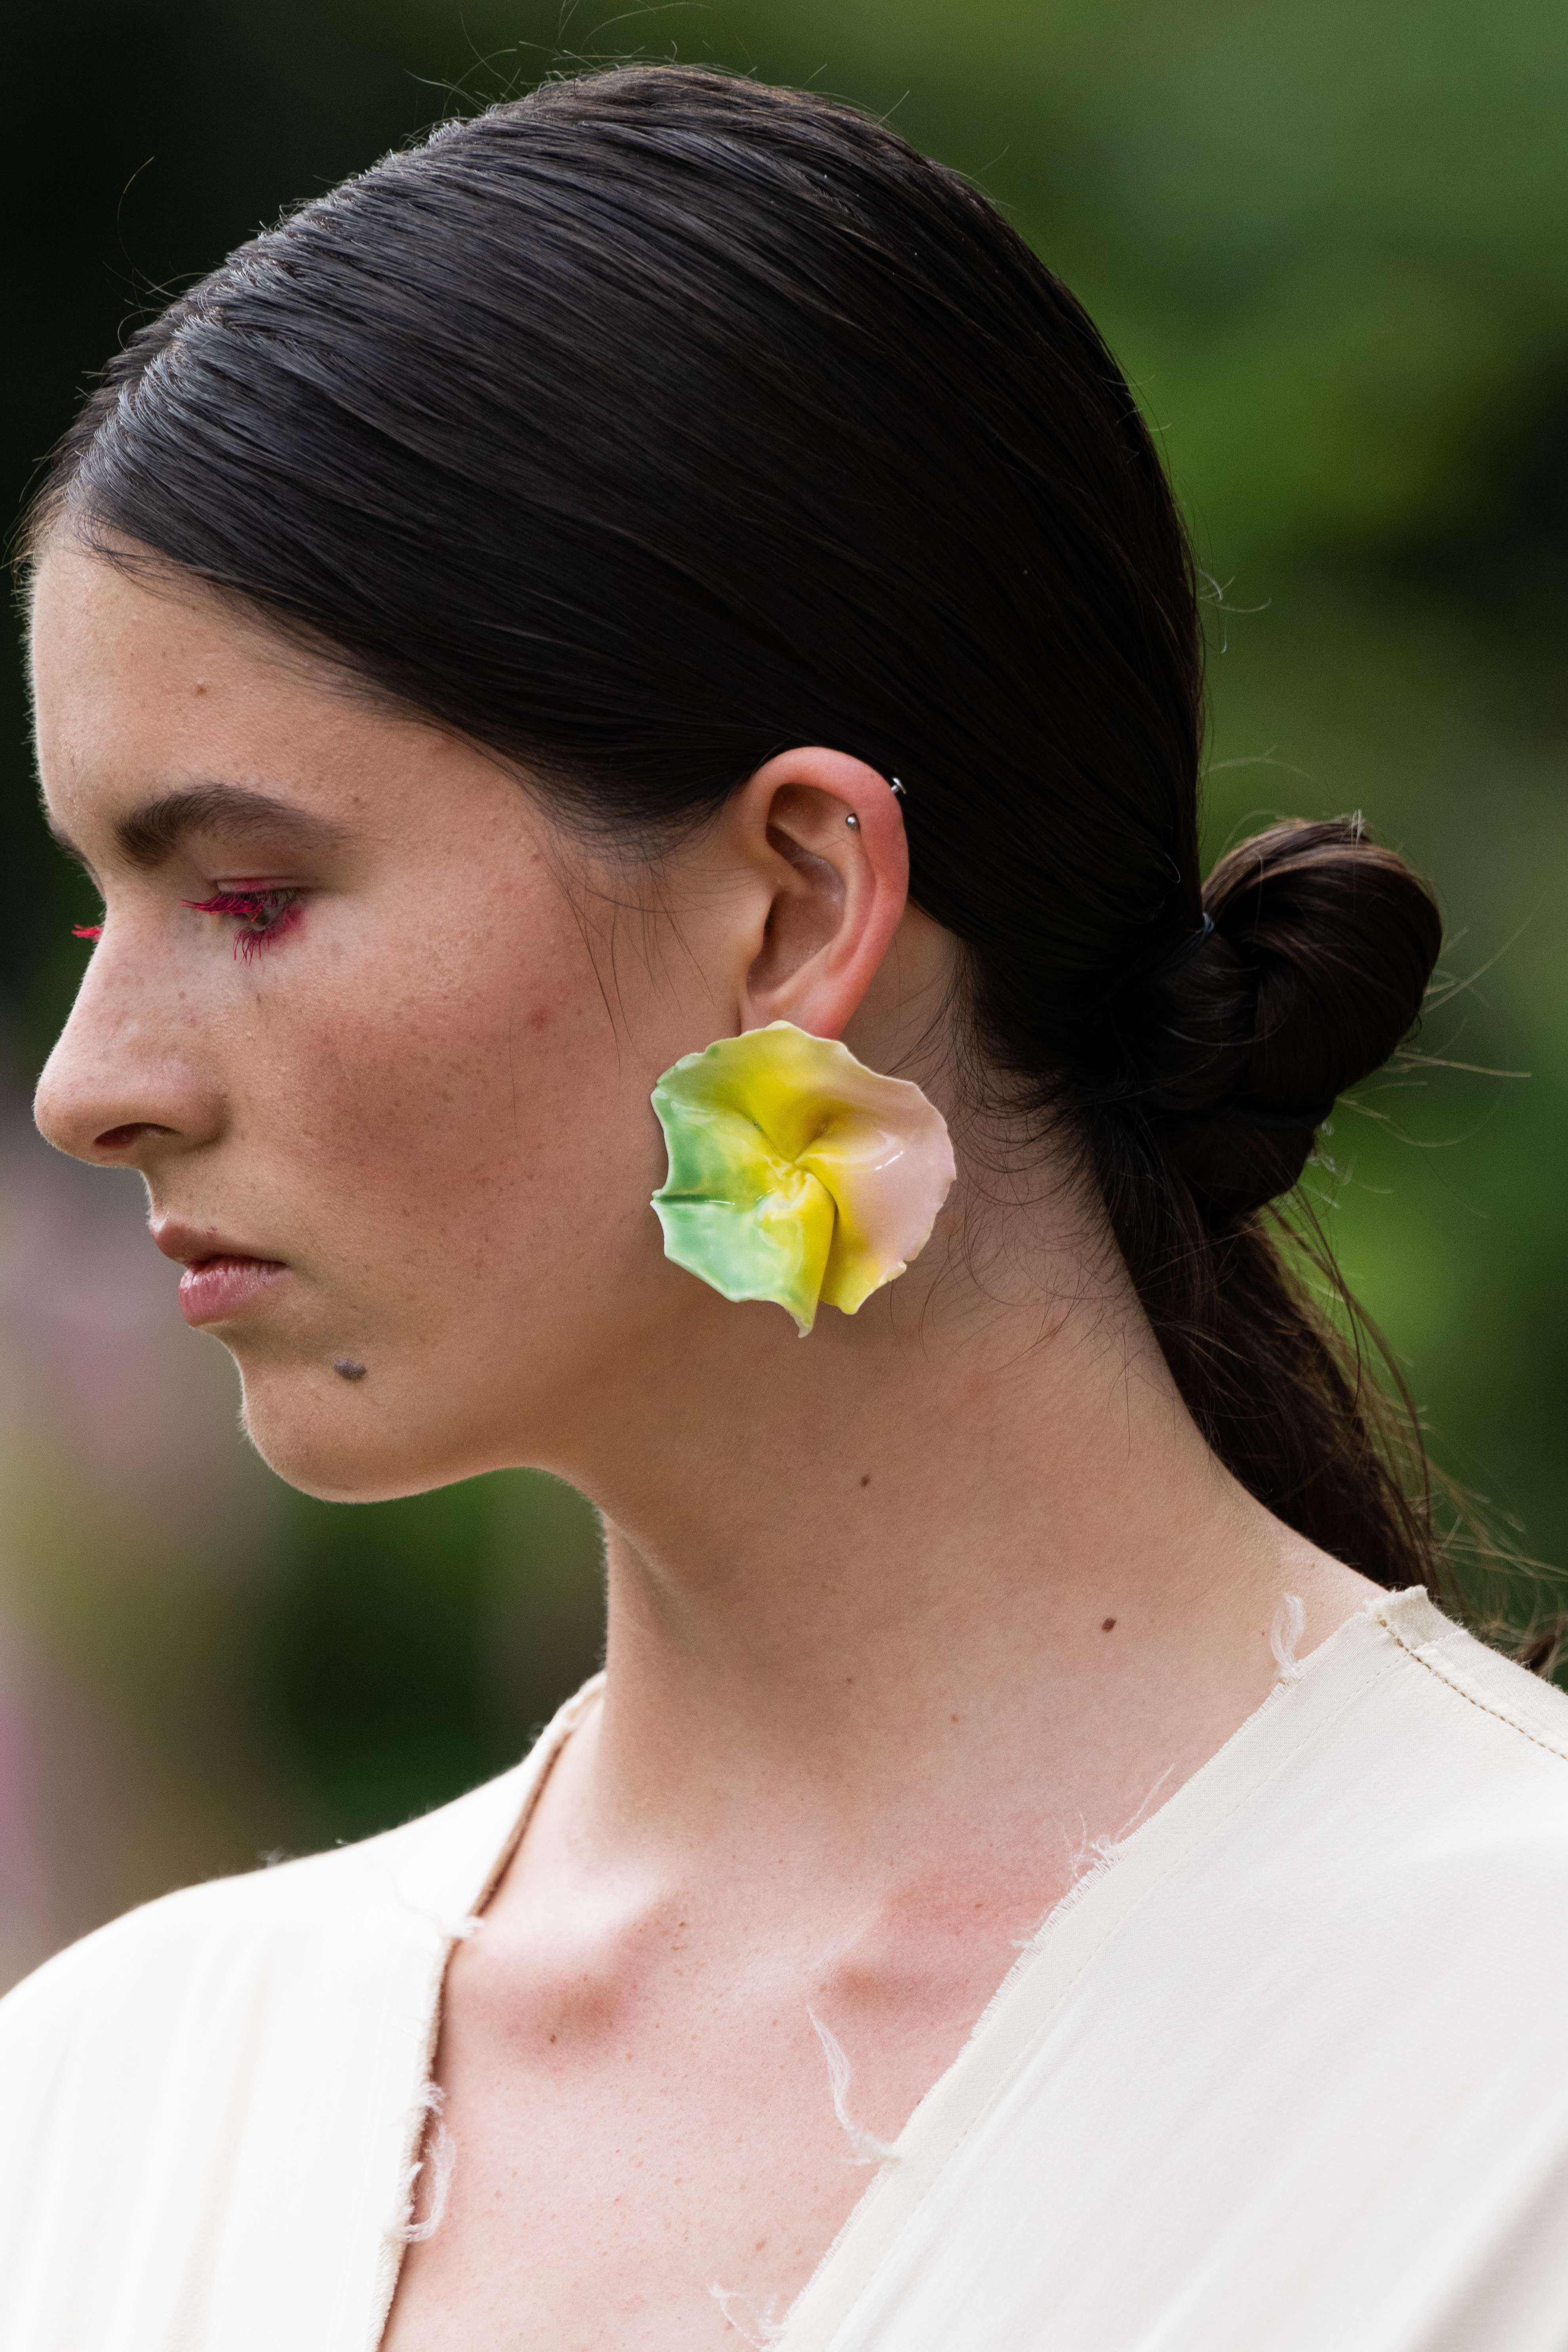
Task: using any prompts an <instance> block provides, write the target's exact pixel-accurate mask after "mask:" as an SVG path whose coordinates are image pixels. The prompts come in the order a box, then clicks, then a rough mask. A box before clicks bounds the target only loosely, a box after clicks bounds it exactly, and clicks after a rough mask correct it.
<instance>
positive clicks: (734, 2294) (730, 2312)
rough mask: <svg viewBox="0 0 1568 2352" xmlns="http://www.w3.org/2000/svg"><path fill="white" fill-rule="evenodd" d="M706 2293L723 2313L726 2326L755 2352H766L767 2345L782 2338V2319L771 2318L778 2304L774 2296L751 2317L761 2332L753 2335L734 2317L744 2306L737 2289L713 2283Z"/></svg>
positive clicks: (744, 2322) (750, 2328) (743, 2298)
mask: <svg viewBox="0 0 1568 2352" xmlns="http://www.w3.org/2000/svg"><path fill="white" fill-rule="evenodd" d="M708 2292H709V2294H710V2295H711V2296H712V2298H713V2300H714V2302H715V2303H716V2304H717V2305H718V2306H719V2308H720V2310H721V2312H722V2313H723V2315H724V2318H725V2320H726V2322H727V2323H728V2325H729V2326H731V2327H732V2328H733V2329H734V2331H735V2333H736V2335H737V2336H742V2337H744V2339H745V2341H746V2342H747V2343H748V2344H752V2345H755V2346H756V2347H757V2352H767V2347H768V2346H769V2345H771V2344H777V2343H778V2342H779V2341H780V2339H781V2338H782V2337H783V2335H784V2321H783V2320H782V2319H775V2318H774V2316H773V2308H774V2305H776V2303H777V2302H778V2297H777V2296H776V2295H773V2297H772V2298H771V2299H770V2300H769V2302H768V2303H767V2305H765V2306H764V2308H763V2310H762V2311H760V2312H757V2313H756V2314H754V2315H753V2319H754V2324H755V2326H756V2327H757V2328H758V2329H759V2330H760V2331H761V2332H760V2333H759V2334H756V2335H753V2334H752V2327H751V2326H748V2324H747V2322H746V2321H745V2320H744V2319H738V2318H737V2317H736V2311H737V2308H738V2307H739V2308H743V2307H744V2304H745V2297H744V2296H743V2295H742V2294H741V2293H740V2292H739V2290H738V2289H737V2288H735V2287H732V2286H720V2285H719V2284H718V2283H717V2282H715V2283H714V2284H713V2285H712V2286H710V2288H709V2290H708Z"/></svg>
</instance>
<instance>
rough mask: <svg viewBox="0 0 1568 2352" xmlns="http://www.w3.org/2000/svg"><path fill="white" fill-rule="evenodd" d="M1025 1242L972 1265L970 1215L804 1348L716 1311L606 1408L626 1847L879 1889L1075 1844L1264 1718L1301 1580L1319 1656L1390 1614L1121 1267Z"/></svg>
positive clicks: (606, 1721)
mask: <svg viewBox="0 0 1568 2352" xmlns="http://www.w3.org/2000/svg"><path fill="white" fill-rule="evenodd" d="M953 1223H954V1225H955V1226H958V1225H959V1221H958V1220H957V1219H954V1220H953ZM1017 1239H1018V1237H1017V1235H1016V1234H1014V1235H1012V1236H1010V1237H1009V1244H1008V1246H1007V1248H1006V1249H1005V1251H1001V1250H998V1249H996V1248H992V1249H991V1250H989V1251H988V1252H987V1253H986V1259H985V1264H984V1265H982V1266H980V1267H979V1268H978V1269H977V1268H976V1266H975V1265H973V1262H972V1260H971V1257H970V1255H969V1254H968V1253H967V1252H966V1250H965V1246H964V1237H963V1231H962V1228H960V1229H959V1230H958V1231H957V1232H956V1233H955V1234H954V1235H953V1238H952V1241H951V1242H950V1244H949V1246H948V1248H947V1250H946V1251H945V1252H943V1253H942V1254H941V1255H940V1257H939V1258H938V1262H937V1263H936V1264H933V1265H927V1264H926V1261H925V1260H924V1259H922V1260H921V1261H920V1262H919V1264H918V1265H917V1266H916V1267H914V1268H912V1269H911V1270H910V1273H909V1274H908V1275H906V1276H904V1277H903V1278H902V1279H901V1280H900V1283H898V1284H897V1285H895V1286H892V1287H891V1289H889V1291H888V1292H885V1293H883V1294H881V1295H879V1297H877V1298H875V1299H873V1300H872V1301H870V1302H868V1306H867V1307H865V1308H863V1309H862V1310H861V1313H860V1315H859V1316H858V1317H857V1318H854V1319H853V1320H850V1319H848V1318H842V1317H840V1316H837V1314H824V1315H823V1316H822V1318H820V1319H819V1322H818V1325H817V1328H816V1331H815V1332H814V1333H813V1335H812V1336H811V1338H810V1339H809V1340H807V1341H805V1343H802V1342H800V1341H798V1340H796V1339H795V1337H794V1335H793V1333H790V1332H789V1331H788V1330H787V1327H784V1328H781V1327H783V1326H784V1318H783V1316H782V1314H779V1315H776V1316H775V1315H774V1314H773V1311H772V1310H768V1309H765V1308H763V1307H729V1306H726V1305H724V1304H722V1303H721V1302H719V1301H716V1300H715V1301H710V1300H709V1299H708V1297H706V1295H704V1296H703V1297H700V1299H698V1300H696V1301H695V1302H694V1305H695V1306H696V1307H698V1308H699V1310H700V1315H701V1320H702V1329H701V1332H700V1336H694V1335H691V1334H685V1335H683V1338H682V1343H681V1344H680V1346H679V1348H677V1349H673V1350H671V1352H670V1356H669V1359H668V1362H667V1364H666V1376H665V1377H664V1378H663V1379H659V1380H651V1379H650V1378H649V1377H648V1374H647V1359H646V1357H644V1358H639V1364H638V1371H637V1379H636V1381H635V1383H634V1382H632V1381H628V1382H627V1383H626V1387H625V1389H624V1390H623V1391H620V1392H618V1393H617V1394H616V1396H615V1398H614V1399H612V1400H601V1409H600V1411H599V1412H598V1413H597V1415H596V1416H595V1431H596V1432H597V1433H598V1434H597V1435H596V1437H595V1442H594V1445H593V1458H592V1459H587V1458H583V1459H580V1460H577V1461H574V1462H570V1463H568V1462H564V1461H563V1463H562V1464H561V1467H562V1468H563V1470H564V1471H565V1473H566V1475H568V1476H571V1477H573V1478H574V1480H575V1482H576V1483H578V1484H579V1485H582V1486H584V1487H585V1488H586V1490H587V1491H588V1492H589V1493H590V1494H592V1495H593V1496H595V1500H597V1501H598V1502H599V1503H600V1505H601V1507H603V1508H604V1510H605V1516H606V1521H607V1527H608V1575H609V1603H610V1617H609V1647H608V1675H607V1682H606V1691H605V1705H604V1708H603V1711H602V1715H601V1717H600V1721H599V1723H598V1726H597V1727H596V1730H595V1738H594V1739H593V1741H592V1743H591V1747H590V1745H589V1744H587V1743H585V1744H584V1756H585V1757H587V1756H591V1781H590V1780H588V1779H586V1778H584V1779H583V1780H582V1781H581V1785H580V1788H579V1791H578V1800H577V1801H578V1802H579V1803H580V1804H581V1805H582V1807H583V1808H584V1819H585V1820H591V1822H592V1823H593V1825H594V1831H595V1834H596V1835H597V1836H599V1837H602V1838H603V1839H605V1840H606V1841H609V1842H610V1843H621V1842H625V1843H626V1844H627V1845H628V1846H630V1845H632V1844H635V1845H636V1846H637V1850H638V1851H639V1853H645V1854H646V1853H647V1852H648V1850H649V1848H650V1845H651V1847H653V1848H656V1849H657V1848H658V1846H660V1845H664V1846H666V1847H668V1848H669V1849H670V1850H671V1851H673V1852H679V1853H680V1854H681V1855H682V1856H685V1857H687V1858H689V1857H690V1856H692V1855H693V1854H694V1853H698V1852H700V1851H701V1850H703V1849H708V1850H710V1851H712V1852H714V1853H730V1854H734V1853H739V1852H740V1851H742V1848H744V1849H746V1850H749V1851H753V1852H766V1853H769V1854H770V1855H772V1856H773V1857H775V1859H776V1860H777V1861H778V1862H780V1863H782V1864H784V1875H785V1876H786V1878H787V1877H788V1876H790V1875H791V1874H792V1873H791V1871H790V1869H789V1867H788V1862H787V1857H791V1856H793V1857H795V1862H796V1864H797V1865H798V1868H799V1870H800V1872H801V1873H803V1874H811V1873H815V1872H819V1871H821V1870H822V1869H823V1868H824V1867H825V1866H826V1867H829V1868H831V1867H832V1866H834V1864H835V1862H837V1864H840V1865H842V1867H843V1868H844V1869H846V1870H847V1871H851V1872H854V1873H857V1874H862V1877H861V1883H862V1884H863V1883H864V1881H863V1874H864V1873H865V1872H866V1871H867V1870H868V1869H871V1870H873V1871H875V1872H877V1873H879V1874H894V1875H897V1874H899V1873H900V1872H901V1871H903V1870H905V1869H907V1868H908V1867H909V1866H910V1862H911V1858H912V1857H913V1856H915V1855H917V1854H918V1855H920V1856H921V1858H922V1859H921V1868H922V1869H924V1870H927V1871H929V1870H930V1869H931V1868H934V1867H940V1860H941V1857H942V1855H944V1854H946V1853H960V1852H963V1853H969V1852H973V1849H974V1845H975V1842H976V1840H977V1839H978V1840H981V1841H983V1842H984V1841H985V1840H987V1839H988V1838H990V1837H992V1834H993V1832H994V1828H995V1816H996V1815H997V1813H998V1811H999V1810H1000V1811H1003V1812H1008V1811H1011V1812H1013V1813H1016V1811H1017V1809H1018V1807H1019V1805H1020V1804H1024V1805H1026V1807H1027V1808H1028V1809H1029V1810H1030V1812H1031V1815H1032V1818H1033V1819H1034V1820H1035V1821H1036V1822H1037V1824H1038V1823H1048V1822H1054V1823H1055V1824H1056V1825H1057V1826H1058V1828H1059V1829H1060V1830H1061V1832H1062V1837H1063V1839H1064V1840H1065V1841H1066V1842H1067V1843H1066V1847H1064V1851H1066V1850H1067V1849H1068V1848H1070V1846H1071V1845H1073V1844H1078V1843H1081V1837H1082V1833H1083V1832H1085V1831H1087V1833H1088V1834H1089V1836H1091V1837H1093V1836H1103V1835H1110V1836H1114V1835H1115V1834H1117V1832H1119V1831H1120V1830H1121V1828H1122V1827H1123V1826H1124V1825H1125V1823H1126V1821H1127V1819H1128V1818H1129V1816H1131V1814H1132V1813H1133V1812H1135V1811H1137V1810H1138V1808H1139V1807H1140V1806H1141V1805H1142V1804H1143V1803H1145V1802H1146V1801H1148V1799H1149V1798H1150V1796H1151V1795H1152V1792H1153V1791H1154V1790H1156V1789H1159V1790H1162V1792H1163V1793H1166V1794H1168V1793H1169V1792H1170V1790H1172V1789H1173V1788H1174V1787H1175V1786H1178V1785H1179V1784H1180V1782H1181V1780H1184V1779H1185V1778H1186V1777H1188V1775H1189V1774H1190V1773H1191V1772H1192V1771H1193V1770H1194V1769H1196V1768H1197V1766H1198V1765H1200V1764H1201V1763H1202V1762H1203V1761H1205V1759H1206V1757H1207V1756H1208V1755H1209V1754H1211V1753H1212V1752H1213V1751H1214V1749H1215V1748H1217V1747H1218V1746H1219V1745H1220V1744H1221V1743H1222V1742H1223V1740H1224V1739H1225V1738H1226V1737H1228V1735H1229V1733H1230V1732H1231V1731H1232V1730H1233V1729H1234V1728H1235V1727H1237V1724H1238V1723H1239V1722H1240V1721H1242V1720H1243V1719H1244V1718H1245V1717H1246V1716H1247V1714H1248V1713H1250V1712H1251V1711H1252V1709H1253V1708H1254V1707H1256V1706H1258V1704H1260V1702H1261V1700H1262V1699H1263V1697H1264V1696H1266V1695H1267V1693H1268V1688H1269V1686H1270V1684H1271V1682H1272V1681H1273V1679H1274V1676H1275V1674H1276V1671H1277V1670H1276V1667H1275V1664H1274V1660H1273V1654H1272V1651H1271V1647H1270V1633H1271V1629H1272V1626H1273V1623H1274V1621H1275V1618H1276V1615H1277V1612H1278V1611H1279V1604H1280V1601H1281V1600H1282V1598H1283V1596H1284V1595H1285V1594H1286V1593H1287V1592H1295V1593H1297V1594H1299V1595H1300V1597H1301V1598H1302V1600H1303V1601H1304V1603H1305V1606H1306V1610H1307V1626H1306V1634H1305V1638H1304V1641H1303V1643H1302V1647H1303V1648H1306V1647H1310V1646H1311V1645H1312V1643H1315V1642H1316V1641H1317V1640H1319V1639H1321V1638H1322V1637H1323V1636H1324V1635H1325V1634H1326V1633H1329V1632H1330V1631H1331V1630H1332V1628H1333V1626H1334V1625H1335V1624H1336V1623H1338V1622H1341V1621H1342V1619H1343V1618H1344V1617H1345V1616H1347V1615H1349V1614H1350V1613H1352V1611H1353V1610H1354V1609H1356V1608H1357V1607H1360V1606H1362V1605H1364V1602H1365V1600H1366V1599H1367V1597H1368V1595H1369V1591H1370V1588H1368V1587H1366V1586H1365V1585H1364V1584H1363V1580H1361V1579H1360V1578H1358V1577H1355V1576H1353V1575H1352V1573H1351V1571H1349V1570H1345V1569H1343V1568H1341V1567H1340V1566H1339V1565H1338V1564H1337V1563H1335V1562H1333V1561H1331V1560H1328V1559H1325V1558H1324V1557H1323V1555H1321V1554H1320V1553H1317V1552H1316V1551H1314V1550H1313V1549H1312V1548H1311V1547H1310V1546H1309V1545H1307V1544H1306V1543H1305V1542H1303V1541H1302V1540H1301V1539H1300V1538H1298V1537H1296V1536H1294V1535H1292V1534H1291V1533H1290V1532H1289V1530H1288V1529H1286V1528H1283V1527H1282V1526H1280V1524H1279V1522H1278V1521H1277V1520H1275V1519H1274V1518H1272V1517H1270V1516H1269V1514H1268V1513H1267V1512H1266V1511H1264V1510H1263V1509H1262V1508H1261V1507H1259V1506H1258V1504H1256V1503H1255V1502H1254V1501H1253V1500H1252V1499H1251V1497H1249V1496H1247V1495H1246V1494H1245V1493H1244V1492H1243V1491H1242V1490H1241V1489H1240V1488H1239V1487H1238V1486H1237V1485H1236V1483H1235V1482H1234V1481H1233V1480H1232V1479H1231V1478H1230V1477H1229V1476H1228V1475H1226V1472H1225V1471H1224V1470H1223V1469H1222V1467H1221V1465H1219V1464H1218V1462H1217V1461H1216V1460H1215V1456H1214V1455H1213V1454H1212V1453H1211V1452H1210V1450H1209V1448H1208V1447H1207V1445H1206V1444H1205V1442H1204V1440H1203V1438H1202V1436H1201V1434H1200V1433H1199V1432H1198V1430H1197V1429H1196V1427H1195V1426H1194V1423H1193V1421H1192V1419H1191V1417H1190V1415H1189V1414H1188V1413H1187V1412H1186V1411H1185V1409H1184V1405H1183V1403H1182V1402H1181V1399H1180V1397H1179V1395H1178V1394H1177V1392H1176V1391H1175V1388H1174V1385H1173V1381H1172V1380H1171V1378H1170V1374H1169V1371H1168V1370H1167V1368H1166V1366H1165V1364H1164V1360H1163V1357H1162V1356H1161V1354H1160V1351H1159V1349H1158V1347H1157V1344H1156V1343H1155V1342H1154V1340H1153V1339H1152V1334H1151V1333H1150V1331H1149V1329H1148V1327H1147V1325H1146V1324H1145V1323H1144V1321H1143V1319H1142V1315H1141V1313H1140V1312H1139V1310H1138V1308H1137V1306H1136V1302H1135V1300H1133V1299H1131V1297H1130V1296H1129V1295H1128V1293H1127V1291H1126V1288H1125V1286H1124V1283H1121V1284H1119V1282H1118V1280H1117V1276H1116V1273H1115V1272H1113V1273H1112V1274H1111V1275H1109V1276H1107V1275H1103V1274H1100V1273H1097V1272H1096V1270H1095V1263H1096V1262H1095V1260H1094V1258H1093V1257H1091V1256H1089V1255H1085V1254H1083V1253H1082V1252H1080V1251H1079V1250H1076V1249H1074V1248H1073V1247H1072V1246H1071V1245H1070V1244H1068V1243H1066V1242H1064V1241H1063V1240H1061V1239H1060V1238H1058V1239H1056V1240H1055V1241H1052V1240H1050V1239H1049V1238H1047V1240H1045V1241H1044V1242H1042V1241H1041V1240H1039V1238H1038V1237H1037V1236H1036V1237H1035V1238H1034V1240H1033V1245H1032V1248H1031V1249H1030V1251H1029V1252H1028V1253H1027V1257H1032V1259H1033V1263H1028V1262H1027V1258H1026V1259H1025V1261H1024V1262H1022V1263H1021V1256H1020V1250H1019V1248H1018V1247H1017V1246H1016V1243H1017ZM927 1255H928V1256H937V1255H938V1254H937V1253H936V1252H935V1251H934V1250H933V1251H932V1252H928V1254H927ZM1101 1255H1103V1254H1101ZM998 1265H1009V1266H1011V1267H1014V1268H1016V1273H1015V1274H1014V1276H1013V1280H1012V1287H1013V1288H1014V1289H1015V1290H1016V1292H1018V1293H1019V1294H1020V1295H1021V1297H1023V1299H1025V1300H1026V1301H1027V1302H1028V1303H1025V1304H1016V1305H1011V1304H1008V1303H1007V1302H1006V1301H1005V1299H999V1298H998V1297H996V1295H995V1291H996V1288H997V1284H996V1282H995V1279H994V1273H995V1269H996V1267H997V1266H998ZM1042 1299H1045V1300H1047V1301H1050V1302H1052V1305H1051V1307H1050V1310H1049V1313H1048V1316H1047V1319H1046V1322H1045V1325H1044V1328H1042V1318H1041V1311H1040V1305H1039V1302H1040V1301H1041V1300H1042ZM693 1365H697V1366H700V1367H701V1379H700V1381H698V1380H697V1379H696V1378H695V1377H694V1375H693V1374H692V1372H691V1370H689V1368H690V1367H691V1366H693ZM683 1368H686V1369H684V1370H683ZM582 1769H583V1770H584V1772H585V1771H586V1769H587V1767H586V1764H584V1766H583V1768H582ZM574 1777H576V1776H575V1775H574ZM906 1821H907V1822H908V1824H909V1828H910V1835H909V1836H901V1835H900V1825H901V1823H903V1822H906Z"/></svg>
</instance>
